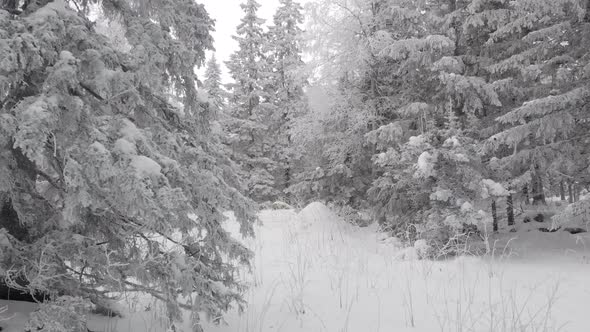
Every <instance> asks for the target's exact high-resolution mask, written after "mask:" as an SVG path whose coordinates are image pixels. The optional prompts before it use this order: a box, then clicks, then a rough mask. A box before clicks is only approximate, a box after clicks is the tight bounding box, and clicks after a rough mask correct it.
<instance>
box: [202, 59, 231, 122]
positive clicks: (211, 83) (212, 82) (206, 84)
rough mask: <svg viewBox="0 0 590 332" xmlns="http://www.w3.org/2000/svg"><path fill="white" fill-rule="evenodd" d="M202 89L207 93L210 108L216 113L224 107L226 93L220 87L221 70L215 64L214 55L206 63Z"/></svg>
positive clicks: (217, 64)
mask: <svg viewBox="0 0 590 332" xmlns="http://www.w3.org/2000/svg"><path fill="white" fill-rule="evenodd" d="M203 88H204V89H205V91H207V94H208V95H209V102H210V103H211V104H212V106H213V107H214V108H215V109H216V110H218V111H219V110H222V109H223V107H224V105H225V99H226V95H227V93H226V92H225V90H223V88H222V87H221V68H220V67H219V63H217V58H216V57H215V53H214V54H212V55H211V58H209V61H207V67H206V70H205V79H204V80H203Z"/></svg>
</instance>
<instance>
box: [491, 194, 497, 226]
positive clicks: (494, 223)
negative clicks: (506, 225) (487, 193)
mask: <svg viewBox="0 0 590 332" xmlns="http://www.w3.org/2000/svg"><path fill="white" fill-rule="evenodd" d="M492 227H493V230H494V233H495V232H497V231H498V215H497V213H496V201H495V200H494V201H492Z"/></svg>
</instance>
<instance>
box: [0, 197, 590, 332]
mask: <svg viewBox="0 0 590 332" xmlns="http://www.w3.org/2000/svg"><path fill="white" fill-rule="evenodd" d="M261 219H262V221H263V225H258V226H256V230H257V238H255V239H246V240H244V241H245V243H246V244H247V245H248V246H249V247H250V248H252V249H253V250H254V251H255V253H256V258H255V262H254V271H253V273H252V274H250V273H247V272H246V271H244V274H243V279H244V280H246V281H247V282H248V283H249V284H250V286H251V288H250V290H249V291H248V292H247V294H246V300H247V301H248V303H249V306H248V308H247V309H246V311H245V312H244V313H242V314H238V313H237V312H230V313H228V315H227V316H226V323H227V324H222V325H219V326H214V325H210V326H206V328H205V331H206V332H263V331H269V332H270V331H277V332H278V331H282V332H292V331H298V332H316V331H317V332H319V331H326V332H347V331H350V332H379V331H382V332H385V331H395V332H397V331H401V332H403V331H477V332H480V331H492V332H496V331H519V332H523V331H531V332H538V331H571V332H586V331H588V330H589V328H588V326H590V315H589V314H588V304H589V303H590V255H589V251H588V250H587V249H585V244H587V245H588V248H590V238H589V237H585V238H582V237H580V238H578V241H576V238H574V237H571V236H570V235H569V234H567V233H541V232H538V231H534V232H529V233H524V234H519V235H518V236H519V237H520V238H526V241H521V242H519V241H518V240H514V241H513V242H511V247H512V248H515V249H516V250H517V252H516V254H514V255H513V257H511V258H506V257H504V258H502V257H500V258H497V259H494V260H490V259H480V258H459V259H454V260H450V261H440V262H433V261H424V260H416V259H412V255H408V253H411V251H408V250H405V251H404V250H401V249H400V248H399V247H397V246H396V244H395V243H394V242H391V241H389V242H384V241H381V237H380V235H379V234H378V233H377V231H376V229H375V228H373V227H367V228H357V227H353V226H350V225H348V224H346V223H344V222H343V221H341V220H339V219H338V218H337V217H336V216H335V215H334V214H332V213H331V212H330V211H329V210H328V209H327V208H326V207H325V206H323V205H322V204H319V203H313V204H311V205H310V206H308V207H306V208H305V209H303V210H302V211H301V212H300V213H296V212H294V211H286V210H279V211H263V212H262V213H261ZM227 228H228V229H229V230H230V231H232V233H234V234H236V235H237V224H236V223H235V222H232V221H230V222H228V224H227ZM548 245H551V246H552V247H548ZM540 247H542V248H543V250H540V249H539V248H540ZM501 251H502V250H501V249H500V250H499V251H498V253H499V254H500V253H501ZM499 256H501V255H499ZM404 258H406V259H404ZM126 302H128V303H132V305H130V306H132V307H133V308H129V309H132V310H130V311H133V312H135V313H134V314H133V315H131V316H128V317H126V318H123V319H116V320H109V321H107V320H105V319H104V317H102V318H99V317H93V319H92V321H91V324H90V328H91V329H92V330H93V331H104V332H114V331H118V332H127V331H133V332H135V331H138V332H152V331H153V332H164V331H165V328H164V327H163V326H164V323H165V320H164V319H162V317H163V315H162V313H163V312H162V310H161V309H158V307H157V306H155V305H153V304H152V305H150V303H149V301H148V300H146V299H138V300H136V299H128V300H127V301H126ZM4 304H9V307H8V309H9V311H8V312H7V313H4V314H0V316H3V317H8V316H7V315H12V314H15V316H12V319H11V320H9V321H8V322H2V323H1V324H0V325H1V326H3V327H4V331H3V332H6V331H8V332H17V331H18V332H22V324H23V322H24V320H25V319H26V314H25V313H23V312H25V311H28V310H31V308H32V306H30V305H29V304H16V303H6V302H2V301H0V308H1V307H2V306H3V305H4ZM25 307H26V308H25ZM147 308H150V310H146V309H147ZM19 326H20V327H21V328H18V327H19ZM186 331H190V329H189V328H188V327H187V329H186Z"/></svg>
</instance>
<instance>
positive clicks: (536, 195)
mask: <svg viewBox="0 0 590 332" xmlns="http://www.w3.org/2000/svg"><path fill="white" fill-rule="evenodd" d="M532 187H533V205H539V204H545V192H544V190H543V179H542V178H541V175H539V173H537V172H535V173H534V174H533V183H532Z"/></svg>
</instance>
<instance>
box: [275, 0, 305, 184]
mask: <svg viewBox="0 0 590 332" xmlns="http://www.w3.org/2000/svg"><path fill="white" fill-rule="evenodd" d="M302 10H303V8H302V7H301V5H300V4H299V3H297V2H296V1H293V0H279V8H277V11H276V12H275V14H274V16H273V25H272V26H270V27H269V31H268V32H267V34H266V41H265V42H266V44H265V47H264V50H265V55H266V59H265V60H266V63H265V65H266V72H267V73H268V75H269V77H268V78H269V79H268V80H266V81H265V82H264V83H265V86H264V88H265V92H266V95H265V98H266V100H267V101H268V102H269V103H270V104H271V105H272V106H273V107H274V111H273V116H272V118H271V119H270V121H269V123H268V125H269V127H270V128H272V130H273V131H274V132H276V133H277V134H276V138H277V139H276V142H275V144H274V146H273V159H274V160H275V161H276V162H277V164H278V165H279V168H278V172H276V174H275V179H276V180H275V182H276V186H277V188H278V189H281V190H284V189H286V188H288V187H289V186H290V184H291V182H292V181H291V179H292V177H293V172H294V171H293V169H292V168H293V167H294V166H295V165H294V159H295V155H294V151H293V149H292V146H291V145H292V138H291V135H292V133H291V132H292V126H293V121H294V119H295V118H298V117H299V116H301V115H302V114H304V113H305V110H306V107H307V101H306V99H305V95H304V91H303V88H304V85H305V83H306V77H305V67H304V65H305V64H304V62H303V60H302V47H303V45H302V44H303V30H302V29H301V27H300V25H301V24H302V23H303V14H302Z"/></svg>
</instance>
